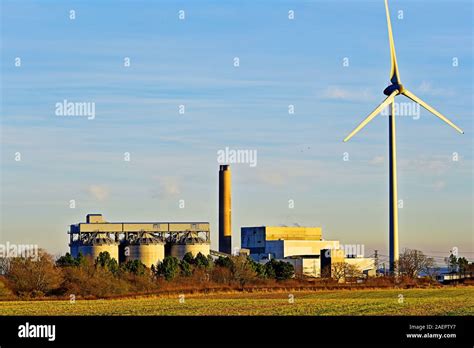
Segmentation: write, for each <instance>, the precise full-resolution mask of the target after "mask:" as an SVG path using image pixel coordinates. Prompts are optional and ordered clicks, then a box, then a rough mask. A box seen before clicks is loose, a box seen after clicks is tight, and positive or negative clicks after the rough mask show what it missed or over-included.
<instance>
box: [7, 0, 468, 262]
mask: <svg viewBox="0 0 474 348" xmlns="http://www.w3.org/2000/svg"><path fill="white" fill-rule="evenodd" d="M390 9H391V15H392V25H393V31H394V38H395V45H396V48H397V56H398V65H399V69H400V77H401V80H402V82H403V83H404V85H405V86H406V87H407V88H408V89H410V90H411V91H412V92H414V93H415V94H417V95H418V96H419V97H421V98H422V99H423V100H425V101H426V102H428V103H429V104H431V105H432V106H434V107H435V108H437V109H438V110H440V111H441V112H443V113H444V114H445V115H446V116H447V117H448V118H449V119H450V120H451V121H453V122H454V123H456V124H457V125H459V126H460V127H461V128H463V129H464V131H465V134H464V135H460V134H459V133H457V132H455V131H454V130H453V129H452V128H450V127H449V126H447V125H446V124H444V123H443V122H442V121H440V120H439V119H438V118H436V117H435V116H433V115H431V114H429V113H428V112H427V111H425V110H420V114H419V117H417V116H416V115H414V114H413V115H411V114H410V115H400V117H397V141H398V143H397V144H398V145H397V149H398V179H399V184H398V189H399V199H401V200H403V208H401V209H400V210H399V223H400V227H399V236H400V237H399V238H400V249H401V250H403V248H411V249H419V250H422V251H424V252H425V253H426V254H428V255H431V256H436V257H437V260H441V259H442V257H443V256H446V255H447V254H448V253H449V251H450V250H451V249H452V248H454V247H456V248H458V250H459V251H460V254H461V255H463V256H466V257H468V258H470V259H472V258H473V257H474V240H473V235H474V234H473V222H474V218H473V193H474V191H473V181H472V178H473V158H472V155H473V136H472V134H473V122H472V118H473V105H472V101H473V81H472V77H473V62H472V56H473V51H472V47H473V32H472V14H473V4H472V2H471V1H469V0H456V1H441V0H439V1H427V0H426V1H425V0H418V1H408V0H406V1H404V0H397V1H395V0H393V1H391V2H390ZM71 10H72V11H74V15H75V17H74V19H71V12H70V11H71ZM181 10H182V11H184V16H185V17H184V19H181V18H180V14H181V15H183V12H181V13H180V11H181ZM289 11H294V12H293V13H294V18H293V19H290V18H289ZM1 22H2V23H1V47H2V48H1V62H0V64H1V103H0V104H1V168H2V169H1V185H0V188H1V199H0V201H1V209H0V212H1V216H0V217H1V223H0V243H2V242H3V243H5V242H7V241H8V242H10V243H18V244H21V243H24V244H39V246H40V247H43V248H46V249H47V250H49V251H50V252H52V253H54V254H61V253H64V252H66V251H67V250H68V246H67V243H68V236H67V233H66V232H67V230H68V225H70V224H73V223H78V222H82V221H84V220H85V215H86V214H88V213H102V214H104V217H105V219H106V220H108V221H209V222H210V224H211V230H212V233H211V239H212V246H213V248H217V231H218V222H217V209H218V207H217V204H218V192H217V188H218V186H217V185H218V181H217V180H218V165H219V163H218V162H217V153H218V151H219V150H224V149H225V148H229V149H234V150H250V151H256V153H257V164H256V165H255V166H250V165H249V164H248V163H236V164H232V165H231V169H232V179H233V182H232V184H233V187H232V213H233V216H232V226H233V237H234V240H233V245H234V247H236V246H239V245H240V237H239V235H240V233H239V232H240V227H242V226H257V225H258V226H261V225H289V226H290V225H294V224H299V225H302V226H304V225H308V226H321V227H322V228H323V237H324V238H325V239H327V240H339V241H340V242H341V243H342V244H363V245H364V246H365V254H366V255H370V254H372V253H373V250H374V249H377V250H379V254H380V255H382V257H383V255H388V251H387V250H388V163H387V151H388V147H387V144H388V143H387V142H388V136H387V134H388V133H387V129H388V128H387V121H388V118H387V117H385V116H383V115H380V116H378V117H376V118H375V119H374V120H373V121H372V122H371V123H370V124H369V125H368V126H367V127H366V128H364V129H363V130H362V131H361V132H360V133H358V134H357V135H356V136H355V137H354V138H353V139H352V140H351V141H350V142H348V143H343V142H342V139H343V138H344V137H345V136H346V135H347V134H348V133H349V132H350V131H351V130H352V129H353V128H354V127H355V126H356V125H357V124H358V123H359V122H360V121H362V120H363V118H365V117H366V116H367V115H368V114H369V113H370V112H371V111H372V110H373V109H374V108H375V107H376V105H378V104H379V103H380V102H381V101H382V100H383V99H384V98H385V96H384V95H383V94H382V91H383V89H384V88H385V87H386V86H387V85H388V83H389V71H390V56H389V46H388V37H387V27H386V19H385V10H384V4H383V1H379V0H373V1H367V0H366V1H338V2H334V1H329V0H327V1H326V0H324V1H323V0H317V1H225V2H222V1H207V0H203V1H178V2H175V1H100V2H99V1H31V0H25V1H9V0H6V1H2V2H1ZM17 58H20V60H21V62H20V63H21V64H20V66H18V62H19V61H18V59H17ZM126 58H129V62H130V65H129V66H125V65H126V64H124V63H125V60H126ZM236 58H238V61H239V65H238V66H236V64H235V63H236ZM64 100H67V101H70V102H88V103H95V104H94V105H95V117H94V118H93V119H89V118H90V117H89V118H88V117H84V116H79V117H77V116H76V117H73V116H58V115H57V114H56V104H57V103H63V101H64ZM397 101H399V102H409V101H408V100H407V99H405V98H404V97H399V98H397ZM289 105H293V107H294V113H289ZM180 106H181V111H182V106H184V113H180ZM402 116H403V117H402ZM127 153H128V155H127ZM18 155H19V156H21V160H18V159H19V156H18ZM126 156H129V159H130V160H129V161H126V160H124V159H125V157H126ZM345 159H348V160H345ZM456 159H457V160H456ZM71 200H74V202H75V207H74V208H71V204H70V202H71ZM290 201H291V202H292V203H293V204H290ZM183 202H184V207H183Z"/></svg>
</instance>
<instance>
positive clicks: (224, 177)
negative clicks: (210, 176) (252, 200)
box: [219, 164, 232, 254]
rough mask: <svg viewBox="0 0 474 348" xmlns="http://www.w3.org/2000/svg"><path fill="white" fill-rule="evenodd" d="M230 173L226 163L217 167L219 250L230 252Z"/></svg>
mask: <svg viewBox="0 0 474 348" xmlns="http://www.w3.org/2000/svg"><path fill="white" fill-rule="evenodd" d="M231 185H232V183H231V175H230V166H229V165H228V164H225V165H221V166H220V168H219V251H220V252H222V253H226V254H231V253H232V252H231V249H232V223H231V215H232V208H231V197H230V196H231V191H232V187H231Z"/></svg>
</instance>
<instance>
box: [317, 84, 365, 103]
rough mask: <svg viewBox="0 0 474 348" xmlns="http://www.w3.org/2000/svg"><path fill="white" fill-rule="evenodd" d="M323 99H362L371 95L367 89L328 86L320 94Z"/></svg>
mask: <svg viewBox="0 0 474 348" xmlns="http://www.w3.org/2000/svg"><path fill="white" fill-rule="evenodd" d="M321 95H322V97H323V99H333V100H346V101H364V100H371V99H372V95H371V93H370V92H369V90H368V89H360V88H354V89H352V88H343V87H340V86H329V87H327V88H326V89H325V90H324V91H323V93H322V94H321Z"/></svg>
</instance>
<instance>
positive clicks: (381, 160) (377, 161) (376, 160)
mask: <svg viewBox="0 0 474 348" xmlns="http://www.w3.org/2000/svg"><path fill="white" fill-rule="evenodd" d="M369 163H370V164H381V163H385V157H384V156H375V157H374V158H372V159H371V160H370V161H369Z"/></svg>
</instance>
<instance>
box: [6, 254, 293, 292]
mask: <svg viewBox="0 0 474 348" xmlns="http://www.w3.org/2000/svg"><path fill="white" fill-rule="evenodd" d="M2 261H3V262H1V263H0V297H1V296H2V292H3V295H5V294H12V295H15V296H19V297H43V296H65V295H74V296H80V297H86V298H87V297H107V296H113V295H124V294H131V293H147V292H154V291H157V290H160V289H169V290H173V289H174V288H189V289H193V288H200V287H205V286H215V287H219V286H226V287H229V288H240V289H242V288H244V287H245V286H246V285H252V284H265V283H266V282H272V281H285V280H288V279H290V278H292V277H294V275H295V272H294V268H293V266H292V265H291V264H289V263H286V262H283V261H277V260H271V261H270V262H268V263H266V264H265V265H262V264H260V263H257V262H255V261H253V260H252V259H251V258H250V257H248V256H245V255H241V256H229V257H219V258H218V259H216V260H213V258H212V257H210V256H207V257H206V256H205V255H203V254H202V253H198V254H197V255H196V256H193V254H192V253H187V254H186V255H184V257H183V259H182V260H179V259H177V258H176V257H172V256H166V257H165V258H164V259H163V260H162V261H161V262H158V263H157V264H156V265H152V266H151V268H148V267H146V266H145V265H144V264H143V263H142V262H140V261H139V260H129V261H127V262H125V263H122V264H119V263H118V262H117V260H116V259H114V258H112V257H111V256H110V254H109V253H108V252H102V253H100V254H99V256H98V257H97V258H96V259H95V260H92V259H91V258H90V257H85V256H83V255H82V254H79V255H78V256H77V257H72V256H71V255H70V254H69V253H67V254H65V255H64V256H61V257H59V258H58V259H57V260H54V258H53V257H52V256H51V255H49V254H48V253H46V252H45V251H43V250H40V251H39V255H38V257H37V258H35V259H33V258H24V257H15V258H11V259H8V260H5V259H4V260H2Z"/></svg>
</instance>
